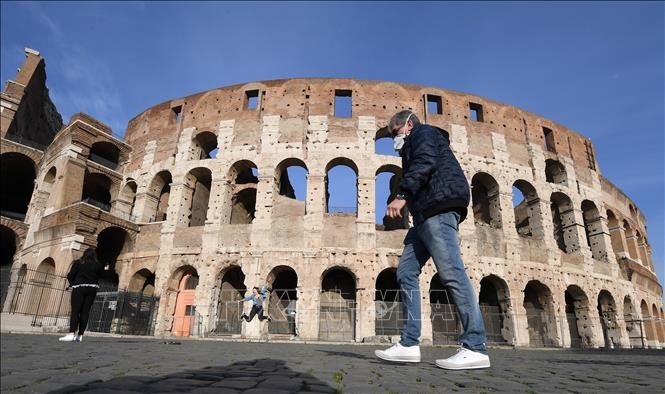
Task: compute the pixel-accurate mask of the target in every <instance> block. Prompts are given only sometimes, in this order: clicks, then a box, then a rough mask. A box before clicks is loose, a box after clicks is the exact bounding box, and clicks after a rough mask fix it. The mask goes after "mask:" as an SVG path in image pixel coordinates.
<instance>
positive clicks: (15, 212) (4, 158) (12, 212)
mask: <svg viewBox="0 0 665 394" xmlns="http://www.w3.org/2000/svg"><path fill="white" fill-rule="evenodd" d="M36 176H37V173H36V170H35V162H34V161H32V159H31V158H29V157H28V156H26V155H24V154H21V153H16V152H7V153H3V154H1V155H0V197H1V198H0V212H2V215H3V216H6V217H9V218H12V219H16V220H20V221H23V220H25V215H26V213H27V212H28V205H29V204H30V199H31V198H32V192H33V189H34V181H35V178H36Z"/></svg>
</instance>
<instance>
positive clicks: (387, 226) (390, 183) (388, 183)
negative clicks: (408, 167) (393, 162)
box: [374, 166, 409, 231]
mask: <svg viewBox="0 0 665 394" xmlns="http://www.w3.org/2000/svg"><path fill="white" fill-rule="evenodd" d="M401 175H402V170H401V169H400V168H399V167H397V166H387V167H382V168H380V169H379V170H378V171H377V172H376V181H375V186H374V194H375V200H374V201H375V202H374V207H375V208H374V210H375V211H374V217H375V221H376V229H377V230H379V231H384V230H385V231H391V230H398V229H407V228H409V214H408V210H407V208H406V206H405V207H404V208H402V217H401V218H399V217H398V218H390V217H388V215H386V208H387V206H388V204H390V203H391V202H392V201H393V200H394V199H395V195H397V192H398V190H399V182H400V181H401Z"/></svg>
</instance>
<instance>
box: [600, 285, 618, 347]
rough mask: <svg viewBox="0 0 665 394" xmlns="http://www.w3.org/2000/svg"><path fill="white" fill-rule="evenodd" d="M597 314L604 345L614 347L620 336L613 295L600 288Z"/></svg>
mask: <svg viewBox="0 0 665 394" xmlns="http://www.w3.org/2000/svg"><path fill="white" fill-rule="evenodd" d="M598 315H599V317H600V324H601V327H602V328H603V338H604V339H605V347H609V348H614V345H616V344H617V343H618V342H619V338H620V336H621V334H620V332H619V326H618V324H617V307H616V304H615V303H614V297H612V294H610V292H609V291H607V290H601V291H600V293H599V294H598Z"/></svg>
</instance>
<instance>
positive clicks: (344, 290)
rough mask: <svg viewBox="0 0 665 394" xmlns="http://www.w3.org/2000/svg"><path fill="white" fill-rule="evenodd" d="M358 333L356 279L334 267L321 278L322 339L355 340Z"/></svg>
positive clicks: (320, 332) (320, 338)
mask: <svg viewBox="0 0 665 394" xmlns="http://www.w3.org/2000/svg"><path fill="white" fill-rule="evenodd" d="M355 337H356V279H355V277H354V276H353V274H352V273H350V272H349V271H347V270H346V269H343V268H332V269H330V270H328V271H327V272H326V273H324V274H323V277H322V279H321V299H320V306H319V340H321V341H353V340H354V339H355Z"/></svg>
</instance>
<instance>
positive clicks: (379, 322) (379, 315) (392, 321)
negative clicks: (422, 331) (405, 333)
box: [374, 268, 404, 335]
mask: <svg viewBox="0 0 665 394" xmlns="http://www.w3.org/2000/svg"><path fill="white" fill-rule="evenodd" d="M374 307H375V310H376V315H375V324H374V326H375V331H376V335H399V334H400V332H401V330H402V326H403V322H404V319H403V315H404V311H403V309H402V299H401V296H400V290H399V283H397V269H396V268H386V269H384V270H383V271H381V273H380V274H379V276H377V278H376V285H375V293H374Z"/></svg>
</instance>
